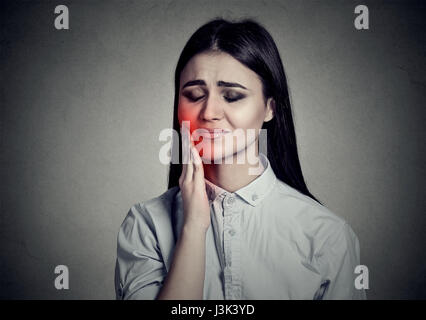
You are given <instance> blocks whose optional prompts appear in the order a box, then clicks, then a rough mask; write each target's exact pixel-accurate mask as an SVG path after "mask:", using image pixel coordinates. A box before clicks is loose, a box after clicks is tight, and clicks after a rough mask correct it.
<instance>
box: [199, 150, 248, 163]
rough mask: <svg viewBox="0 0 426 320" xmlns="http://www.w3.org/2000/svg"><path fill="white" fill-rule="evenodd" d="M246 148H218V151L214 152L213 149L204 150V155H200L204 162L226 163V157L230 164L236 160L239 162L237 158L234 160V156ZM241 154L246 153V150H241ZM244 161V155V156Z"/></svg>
mask: <svg viewBox="0 0 426 320" xmlns="http://www.w3.org/2000/svg"><path fill="white" fill-rule="evenodd" d="M243 150H245V148H243V149H241V150H232V149H231V150H224V151H221V150H218V151H217V152H214V151H213V150H209V149H206V150H203V155H202V156H200V157H201V159H202V160H203V162H204V163H206V164H224V163H225V161H226V159H227V162H226V163H228V164H232V163H234V162H238V159H237V160H234V158H235V157H234V156H236V155H237V154H238V153H240V152H241V151H243ZM241 155H242V156H243V155H244V152H241ZM242 159H243V161H244V157H242Z"/></svg>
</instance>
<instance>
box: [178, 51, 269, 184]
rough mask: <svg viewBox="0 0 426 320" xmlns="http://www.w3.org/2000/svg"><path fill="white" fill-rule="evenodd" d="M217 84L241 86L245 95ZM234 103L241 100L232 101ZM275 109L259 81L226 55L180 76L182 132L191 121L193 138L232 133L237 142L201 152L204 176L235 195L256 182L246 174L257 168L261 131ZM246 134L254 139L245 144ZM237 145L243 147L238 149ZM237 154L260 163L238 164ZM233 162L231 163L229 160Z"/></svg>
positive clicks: (205, 56) (200, 61)
mask: <svg viewBox="0 0 426 320" xmlns="http://www.w3.org/2000/svg"><path fill="white" fill-rule="evenodd" d="M197 80H201V81H203V83H194V84H192V85H189V86H186V87H185V84H187V83H188V82H193V81H197ZM219 81H222V82H228V83H234V84H237V85H241V86H243V87H244V88H246V89H243V88H240V87H228V86H226V85H223V86H222V85H218V82H219ZM190 84H191V83H190ZM194 98H197V99H196V100H195V99H194ZM236 98H239V99H238V100H236V101H232V100H229V99H236ZM273 103H274V101H273V99H272V98H269V99H268V100H267V102H266V103H265V100H264V96H263V92H262V82H261V80H260V78H259V77H258V75H257V74H256V73H255V72H253V71H252V70H250V69H249V68H247V67H246V66H244V65H243V64H242V63H240V62H239V61H238V60H236V59H235V58H233V57H232V56H231V55H229V54H227V53H224V52H220V53H217V52H214V53H213V52H207V53H201V54H198V55H196V56H194V57H193V58H192V59H191V60H190V61H189V62H188V63H187V65H186V66H185V68H184V69H183V71H182V73H181V76H180V94H179V105H178V117H179V123H180V124H181V126H182V121H190V123H191V128H190V133H191V134H192V136H194V134H193V133H194V131H195V130H196V129H199V128H210V129H211V128H223V129H229V130H231V131H232V132H233V136H234V139H233V143H231V144H229V143H225V139H216V140H211V141H212V142H211V144H210V145H211V147H210V148H204V149H203V150H202V154H201V156H202V160H203V162H204V165H203V166H204V173H205V177H206V178H207V179H208V180H209V181H211V182H213V183H214V184H216V185H218V186H219V187H221V188H223V189H225V190H227V191H229V192H234V191H236V190H238V189H240V188H242V187H243V186H245V185H247V184H249V183H250V182H251V181H252V180H254V179H255V178H256V177H257V176H253V175H249V174H248V172H249V171H248V169H249V168H250V167H257V166H258V158H257V156H258V144H257V141H258V134H259V129H260V128H262V125H263V122H266V121H270V120H271V119H272V117H273V111H272V110H273V108H272V105H273ZM247 129H255V133H256V134H255V135H253V136H252V137H251V139H248V140H249V141H246V138H245V137H246V135H247ZM238 141H240V142H242V143H241V144H238ZM203 142H204V141H203ZM209 142H210V140H209ZM218 144H221V146H222V147H221V148H220V147H219V146H218ZM195 145H197V142H196V141H195ZM208 146H209V144H207V147H208ZM199 151H200V150H199ZM238 153H240V156H241V153H244V155H243V156H244V157H243V159H248V158H247V157H248V155H249V154H250V155H255V157H256V163H255V164H250V163H249V161H245V162H244V163H242V164H240V163H238V161H237V154H238ZM229 157H231V158H232V159H227V158H229ZM218 159H222V161H221V163H217V162H219V161H217V160H218ZM209 160H210V161H209ZM229 160H230V161H229ZM228 161H229V162H230V164H228ZM209 162H210V164H209Z"/></svg>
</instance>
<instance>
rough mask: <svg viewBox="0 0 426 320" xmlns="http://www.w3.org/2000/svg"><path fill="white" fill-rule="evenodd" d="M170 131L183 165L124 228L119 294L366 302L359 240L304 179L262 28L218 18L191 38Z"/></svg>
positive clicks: (283, 90)
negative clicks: (360, 283)
mask: <svg viewBox="0 0 426 320" xmlns="http://www.w3.org/2000/svg"><path fill="white" fill-rule="evenodd" d="M173 128H174V129H175V130H176V131H177V132H179V133H180V134H179V141H180V143H181V145H182V147H181V149H182V153H183V159H184V161H182V154H179V160H180V161H179V164H174V163H171V167H170V174H169V189H168V191H166V192H165V193H163V194H162V195H161V196H159V197H156V198H154V199H150V200H149V201H145V202H144V203H139V204H136V205H134V206H133V207H132V208H131V209H130V210H129V212H128V214H127V216H126V218H125V220H124V222H123V224H122V225H121V228H120V231H119V234H118V240H117V241H118V248H117V263H116V277H115V280H116V282H115V284H116V296H117V299H363V298H365V292H364V291H363V290H357V289H356V288H355V287H354V279H355V275H354V268H355V267H356V266H357V265H358V264H359V242H358V238H357V236H356V235H355V233H354V232H353V230H352V229H351V228H350V226H349V225H348V224H347V223H346V222H345V221H344V220H343V219H342V218H340V217H338V216H337V215H335V214H334V213H332V212H330V211H329V210H328V209H327V208H325V207H324V206H323V205H321V204H320V203H319V202H318V201H317V200H316V199H315V197H314V196H313V195H312V194H311V193H310V192H309V191H308V188H307V187H306V184H305V182H304V179H303V175H302V170H301V167H300V163H299V159H298V154H297V146H296V137H295V130H294V125H293V120H292V114H291V106H290V100H289V94H288V89H287V80H286V76H285V73H284V69H283V65H282V62H281V59H280V56H279V53H278V50H277V48H276V45H275V43H274V41H273V39H272V37H271V36H270V34H269V33H268V32H267V31H266V30H265V29H264V28H263V27H262V26H260V25H259V24H258V23H256V22H254V21H253V20H244V21H241V22H237V23H232V22H229V21H225V20H223V19H216V20H213V21H211V22H209V23H207V24H205V25H204V26H202V27H201V28H199V29H198V30H197V31H196V32H195V33H194V34H193V35H192V36H191V38H190V39H189V41H188V43H187V44H186V45H185V47H184V49H183V52H182V53H181V56H180V58H179V61H178V64H177V67H176V72H175V100H174V122H173ZM260 129H264V130H265V131H266V133H267V143H266V145H265V144H264V143H263V145H260V144H261V143H262V141H261V140H260V132H261V130H260ZM229 137H232V138H231V139H229ZM240 138H244V139H240ZM239 141H243V143H239ZM237 142H238V143H237ZM200 146H201V147H200ZM265 147H266V148H267V152H266V153H262V152H260V149H262V148H265ZM178 150H179V149H178ZM175 151H176V150H175ZM241 155H244V156H246V157H242V158H243V159H245V160H244V161H238V159H240V158H238V157H239V156H241ZM250 155H251V156H252V157H251V160H253V159H254V161H249V158H250ZM253 155H254V157H253ZM237 158H238V159H237ZM181 162H183V164H182V163H181ZM256 168H260V171H256V170H255V169H256Z"/></svg>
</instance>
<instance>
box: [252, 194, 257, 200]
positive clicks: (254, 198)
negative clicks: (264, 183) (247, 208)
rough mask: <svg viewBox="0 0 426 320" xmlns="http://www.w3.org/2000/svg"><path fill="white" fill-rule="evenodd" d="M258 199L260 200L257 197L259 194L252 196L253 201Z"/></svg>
mask: <svg viewBox="0 0 426 320" xmlns="http://www.w3.org/2000/svg"><path fill="white" fill-rule="evenodd" d="M258 198H259V197H258V195H257V194H254V195H252V196H251V199H252V200H253V201H256V200H257V199H258Z"/></svg>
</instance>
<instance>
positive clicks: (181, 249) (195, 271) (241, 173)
mask: <svg viewBox="0 0 426 320" xmlns="http://www.w3.org/2000/svg"><path fill="white" fill-rule="evenodd" d="M193 81H198V82H195V83H194V82H193ZM201 81H202V82H201ZM220 81H222V82H221V84H223V82H226V83H228V84H229V83H234V84H238V85H241V86H243V87H244V88H245V89H243V88H240V87H229V86H222V85H218V82H220ZM188 82H192V83H190V85H188V86H186V87H185V84H187V83H188ZM179 91H180V95H179V105H178V116H179V123H180V124H181V126H182V121H189V122H190V127H189V128H185V127H184V128H183V132H182V144H183V148H182V152H183V158H184V159H188V160H189V161H184V163H183V168H182V174H181V176H180V178H179V187H180V190H181V194H182V199H183V212H184V223H183V228H182V232H181V235H180V237H179V239H178V241H177V243H176V247H175V251H174V256H173V260H172V264H171V267H170V270H169V272H168V275H167V277H166V279H165V282H164V284H163V286H162V289H161V290H160V293H159V295H158V297H157V299H159V300H163V299H172V300H175V299H194V300H201V299H202V298H203V288H204V277H205V241H206V232H207V230H208V228H209V226H210V205H209V201H208V197H207V194H206V188H205V180H204V178H205V177H206V178H207V179H208V180H209V181H211V182H213V183H214V184H216V185H218V186H220V187H222V188H223V189H225V190H227V191H229V192H234V191H236V190H238V189H240V188H242V187H243V186H245V185H247V184H249V183H250V182H251V181H253V180H254V179H255V178H256V177H257V176H255V175H249V171H248V169H249V168H250V167H257V166H258V162H259V159H258V146H257V145H258V144H257V143H256V142H257V140H258V132H259V131H258V129H260V128H261V127H262V124H263V122H264V121H269V120H271V119H272V118H273V111H272V110H273V103H274V101H273V99H268V100H267V102H266V103H265V100H264V97H263V93H262V83H261V81H260V79H259V77H258V76H257V74H256V73H254V72H253V71H251V70H250V69H248V68H247V67H245V66H244V65H243V64H241V63H240V62H239V61H237V60H236V59H234V58H233V57H232V56H230V55H229V54H226V53H211V52H209V53H201V54H198V55H196V56H194V57H193V58H192V59H191V60H190V61H189V62H188V64H187V65H186V66H185V68H184V70H183V71H182V74H181V76H180V90H179ZM236 97H239V98H240V99H239V100H236V101H230V100H229V98H231V99H235V98H236ZM195 98H196V99H195ZM198 128H223V129H229V130H231V131H232V132H233V133H234V132H236V131H240V132H241V131H242V132H243V134H242V135H245V133H246V132H247V131H246V130H247V129H257V130H256V135H255V136H254V137H253V138H252V139H251V140H249V141H246V140H245V139H244V140H240V141H243V142H244V143H243V144H242V145H239V146H238V145H237V144H236V143H233V144H231V145H229V144H225V143H224V141H223V140H219V141H216V140H215V141H214V143H213V144H212V145H211V146H210V148H208V149H207V150H204V149H203V152H202V157H200V154H199V152H200V150H198V149H197V147H196V143H194V142H196V141H193V139H191V136H192V135H191V134H192V133H193V132H194V131H196V130H197V129H198ZM237 129H242V130H237ZM238 137H239V135H237V134H236V135H235V139H238ZM240 137H241V136H240ZM234 142H235V141H234ZM218 143H219V144H221V145H222V148H218V146H217V144H218ZM185 150H189V151H190V152H189V154H186V153H185ZM218 150H219V151H220V152H219V151H218ZM242 152H243V153H245V154H246V155H247V153H249V152H255V153H252V154H255V155H256V158H257V163H256V164H255V165H252V164H250V163H249V162H248V161H246V162H245V163H242V164H240V163H238V162H237V159H236V157H237V155H238V154H239V153H242ZM229 158H232V160H233V161H232V163H231V164H227V163H225V159H229ZM207 159H209V160H212V159H213V160H217V159H222V160H223V161H222V163H220V164H218V163H216V161H211V162H213V163H210V164H208V163H207V164H206V163H204V162H207V161H206V160H207ZM245 159H247V157H245Z"/></svg>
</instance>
